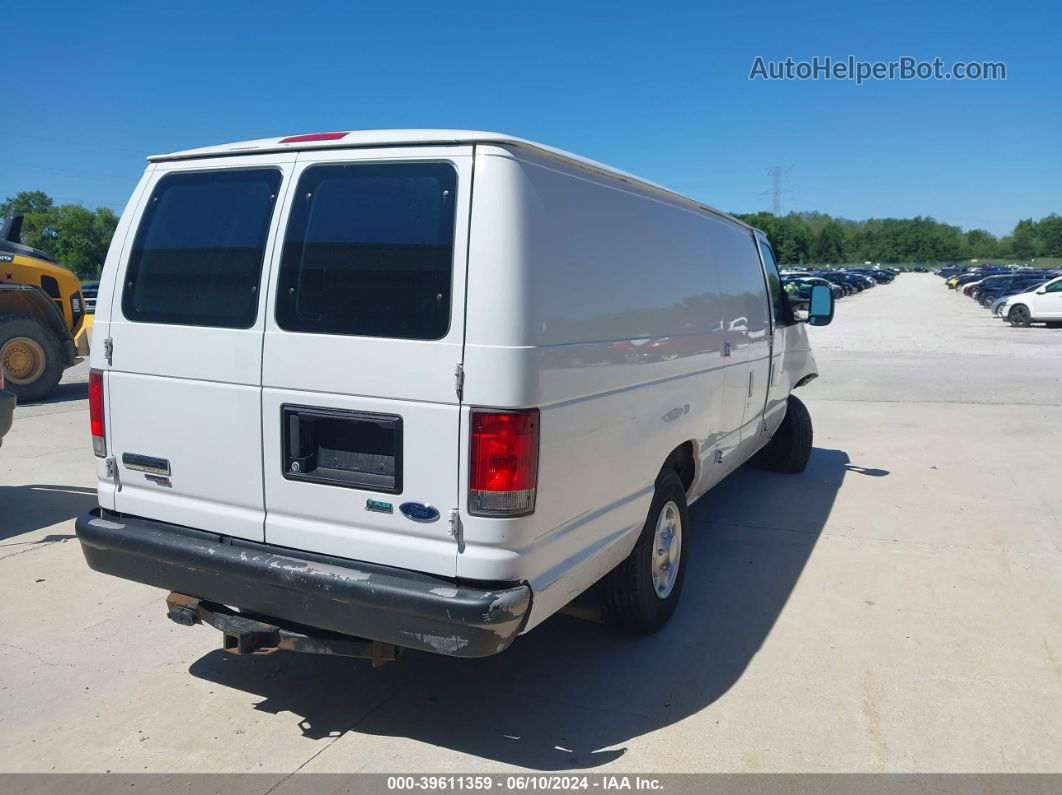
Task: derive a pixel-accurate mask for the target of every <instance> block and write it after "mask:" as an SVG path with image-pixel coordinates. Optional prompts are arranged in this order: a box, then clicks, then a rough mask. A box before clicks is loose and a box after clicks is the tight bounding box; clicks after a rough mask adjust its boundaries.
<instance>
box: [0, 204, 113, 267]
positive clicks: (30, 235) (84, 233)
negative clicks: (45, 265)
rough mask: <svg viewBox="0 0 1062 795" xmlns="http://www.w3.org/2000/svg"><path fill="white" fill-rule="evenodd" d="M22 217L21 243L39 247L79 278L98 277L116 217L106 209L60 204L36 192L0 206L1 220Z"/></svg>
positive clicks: (109, 243) (111, 211)
mask: <svg viewBox="0 0 1062 795" xmlns="http://www.w3.org/2000/svg"><path fill="white" fill-rule="evenodd" d="M14 215H21V216H23V219H22V242H23V243H24V244H25V245H27V246H33V248H39V249H40V250H41V251H43V252H44V253H45V254H50V255H51V256H52V257H54V258H55V259H56V261H58V262H59V264H61V265H63V266H64V267H66V268H68V269H70V270H72V271H74V272H75V273H77V274H80V275H81V276H94V275H98V274H99V272H100V270H101V269H102V268H103V260H104V259H106V257H107V248H108V247H109V246H110V245H111V237H113V235H114V228H115V227H116V226H118V215H117V214H116V213H115V212H114V211H113V210H111V209H110V208H108V207H97V208H96V209H95V210H90V209H88V208H87V207H83V206H81V205H80V204H59V205H57V204H56V203H55V202H54V201H52V197H51V196H49V195H48V194H47V193H44V192H42V191H39V190H35V191H22V192H21V193H18V194H16V195H15V196H9V197H8V198H7V200H6V201H4V202H3V203H2V204H0V218H3V219H5V220H6V219H8V218H11V217H12V216H14Z"/></svg>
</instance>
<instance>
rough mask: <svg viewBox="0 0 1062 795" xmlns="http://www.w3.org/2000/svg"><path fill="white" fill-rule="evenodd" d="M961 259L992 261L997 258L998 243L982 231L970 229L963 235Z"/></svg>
mask: <svg viewBox="0 0 1062 795" xmlns="http://www.w3.org/2000/svg"><path fill="white" fill-rule="evenodd" d="M962 246H963V251H962V257H963V259H992V258H993V257H997V256H999V241H998V240H996V239H995V238H994V237H993V236H992V235H991V234H990V233H989V232H986V231H985V230H984V229H971V230H970V231H969V232H967V233H966V234H964V235H963V240H962Z"/></svg>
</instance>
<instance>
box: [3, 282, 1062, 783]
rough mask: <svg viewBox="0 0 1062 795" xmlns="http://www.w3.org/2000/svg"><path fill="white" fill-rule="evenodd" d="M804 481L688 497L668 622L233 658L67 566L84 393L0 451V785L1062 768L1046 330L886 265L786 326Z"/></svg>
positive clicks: (135, 591)
mask: <svg viewBox="0 0 1062 795" xmlns="http://www.w3.org/2000/svg"><path fill="white" fill-rule="evenodd" d="M809 333H810V334H811V335H812V341H813V344H814V345H815V348H816V357H817V359H818V362H819V366H820V371H821V373H822V376H821V377H820V378H819V379H818V380H817V381H815V382H813V383H812V384H811V385H809V386H808V387H807V388H805V389H803V390H801V393H802V396H803V397H804V398H805V399H806V401H807V403H808V405H809V408H810V409H811V412H812V416H813V418H814V421H815V426H816V449H815V452H814V454H813V457H812V461H811V464H810V466H809V468H808V470H807V472H806V473H805V474H804V475H802V476H780V475H772V474H768V473H764V472H759V471H756V470H752V469H748V468H744V469H742V470H741V471H739V472H737V473H735V474H734V475H733V476H731V477H730V478H729V479H728V480H726V481H725V482H724V483H722V484H721V485H720V486H718V487H717V488H716V489H715V490H713V492H711V493H710V494H709V495H707V496H706V497H705V498H704V499H702V500H701V501H700V502H698V503H697V505H696V506H695V507H694V509H693V518H694V522H695V534H694V535H693V538H692V539H691V542H690V543H691V551H690V560H689V566H690V569H689V573H688V576H687V580H686V586H685V587H686V590H685V592H684V594H683V601H682V604H681V606H680V608H679V611H678V612H677V613H676V615H675V617H674V619H673V620H672V622H671V623H670V624H669V625H668V626H667V627H666V628H665V629H664V630H663V631H662V632H661V633H659V634H658V635H656V636H654V637H651V638H631V637H626V636H623V635H619V634H615V633H612V632H610V631H608V630H606V629H604V628H602V627H599V626H596V625H592V624H587V623H583V622H580V621H577V620H575V619H571V618H567V617H555V618H553V619H551V620H550V621H548V622H546V624H544V625H543V626H541V627H539V628H538V629H536V630H534V631H533V632H532V633H529V634H528V635H527V636H525V637H523V638H521V639H519V640H518V641H517V643H516V644H515V645H514V646H513V647H512V648H511V649H510V650H508V651H507V652H505V653H503V654H501V655H498V656H496V657H493V658H488V659H484V660H471V661H469V660H452V659H447V658H442V657H436V656H430V655H426V654H416V653H410V654H407V655H405V656H403V657H402V658H401V659H400V660H399V661H398V662H396V663H394V664H391V665H387V666H384V667H382V668H380V669H377V670H373V669H371V668H370V667H369V666H368V665H367V664H365V663H359V662H352V661H348V660H342V659H329V658H321V657H313V656H301V655H296V654H286V653H281V654H277V655H273V656H270V657H260V658H236V657H230V656H227V655H225V654H224V653H222V652H221V651H219V650H218V649H217V646H218V644H219V636H218V633H216V632H214V631H212V630H207V629H205V628H202V627H197V628H193V629H188V628H183V627H178V626H176V625H174V624H172V623H171V622H169V621H168V620H166V618H165V610H164V608H163V602H162V599H163V596H164V595H163V593H162V592H160V591H158V590H156V589H153V588H149V587H145V586H140V585H136V584H133V583H128V582H124V581H121V580H117V579H114V578H109V577H105V576H102V575H98V574H95V573H93V572H91V571H89V570H88V568H87V567H86V566H85V563H84V560H83V558H82V556H81V552H80V549H79V548H78V544H77V542H76V540H74V539H73V538H72V535H73V522H72V518H73V517H74V516H75V515H77V514H78V513H79V512H81V511H84V510H87V509H88V508H89V507H90V506H91V505H92V504H93V502H94V497H93V492H92V487H93V469H92V454H91V451H90V448H89V439H88V418H87V411H86V408H85V403H84V400H82V399H79V398H78V393H77V392H76V391H71V394H70V396H68V398H69V399H65V400H62V401H59V402H56V403H52V404H48V406H45V407H25V408H20V409H19V410H18V414H17V416H16V420H15V427H14V429H13V430H12V432H11V434H10V435H9V436H8V437H7V439H5V441H4V445H3V447H2V448H0V593H2V595H3V598H2V599H0V626H2V627H3V628H4V634H3V637H2V638H0V771H6V772H17V771H26V772H28V771H58V772H90V771H91V772H103V771H107V770H110V771H115V772H119V771H120V772H130V773H132V772H142V771H151V772H167V771H185V772H189V771H198V772H223V771H248V772H260V773H270V774H274V775H275V781H276V782H280V781H282V780H283V778H284V776H286V775H288V774H290V773H292V772H294V771H303V772H439V773H453V772H487V771H498V772H500V771H505V770H512V769H531V770H550V771H552V770H563V769H583V770H593V771H595V772H605V771H613V770H615V771H629V772H635V771H637V772H701V771H705V772H708V771H723V772H737V771H758V772H781V771H785V772H790V771H814V772H834V771H845V772H865V771H911V772H945V771H947V772H960V771H961V772H1004V771H1023V772H1033V771H1059V769H1060V768H1062V754H1060V750H1059V749H1062V609H1060V605H1062V529H1060V523H1059V517H1060V515H1062V492H1060V491H1059V488H1058V485H1059V477H1058V476H1059V474H1060V472H1062V463H1060V451H1062V438H1060V434H1062V431H1060V430H1059V429H1060V428H1062V331H1054V330H1047V329H1044V328H1032V329H1011V328H1009V327H1007V326H1004V325H1003V324H1001V323H999V322H998V321H995V320H993V319H991V318H989V317H988V314H987V312H985V311H983V310H981V309H980V308H979V307H977V306H976V305H974V304H973V302H971V301H969V300H966V299H963V298H961V297H959V296H956V295H954V294H953V293H951V292H950V291H948V290H947V289H945V288H944V286H943V283H942V282H941V280H940V279H937V278H935V277H933V276H931V275H924V274H905V275H903V276H901V277H899V278H898V279H897V280H896V282H895V283H894V284H892V285H890V286H882V287H877V288H875V289H873V290H870V291H868V292H864V293H861V294H859V295H857V296H853V297H850V298H848V299H845V300H843V301H841V302H840V304H839V305H838V308H837V318H836V320H835V322H834V323H833V325H831V326H828V327H825V328H815V329H810V330H809Z"/></svg>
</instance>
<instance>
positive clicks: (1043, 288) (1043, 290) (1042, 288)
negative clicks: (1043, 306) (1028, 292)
mask: <svg viewBox="0 0 1062 795" xmlns="http://www.w3.org/2000/svg"><path fill="white" fill-rule="evenodd" d="M1046 292H1047V288H1046V287H1041V288H1040V289H1039V290H1037V291H1036V294H1037V295H1043V294H1044V293H1046Z"/></svg>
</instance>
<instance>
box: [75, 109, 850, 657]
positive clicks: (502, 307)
mask: <svg viewBox="0 0 1062 795" xmlns="http://www.w3.org/2000/svg"><path fill="white" fill-rule="evenodd" d="M832 315H833V303H832V299H831V296H830V293H829V290H828V289H827V288H825V287H823V288H822V289H819V287H818V286H816V287H815V288H814V290H813V295H812V298H811V301H810V307H809V309H808V311H807V313H806V316H804V317H803V318H802V320H800V321H798V320H797V319H796V318H795V317H794V311H793V309H792V307H791V305H790V304H789V301H788V298H787V297H786V295H785V293H784V291H783V289H782V287H781V284H780V281H779V277H778V268H777V265H776V263H775V258H774V255H773V254H772V252H771V247H770V244H769V243H768V241H767V239H766V238H765V237H764V235H763V234H762V233H761V232H759V231H757V230H755V229H752V228H750V227H748V226H746V225H745V224H743V223H741V222H740V221H738V220H736V219H734V218H732V217H730V216H728V215H726V214H724V213H721V212H718V211H716V210H713V209H711V208H710V207H706V206H704V205H702V204H701V203H699V202H697V201H694V200H692V199H688V198H685V197H683V196H680V195H677V194H675V193H672V192H670V191H668V190H665V189H663V188H661V187H658V186H656V185H652V184H650V183H647V182H644V181H642V180H640V179H637V178H635V177H632V176H630V175H628V174H625V173H622V172H619V171H616V170H615V169H612V168H609V167H607V166H604V165H601V164H598V163H594V162H592V161H589V160H585V159H583V158H580V157H576V156H574V155H571V154H567V153H565V152H561V151H558V150H555V149H552V148H549V147H546V146H542V145H539V144H535V143H531V142H528V141H524V140H520V139H517V138H511V137H508V136H505V135H498V134H494V133H482V132H465V131H449V130H400V131H367V132H348V133H325V134H314V135H300V136H293V137H288V138H279V139H277V138H272V139H264V140H258V141H251V142H246V143H238V144H232V145H229V146H219V147H210V148H205V149H195V150H190V151H186V152H178V153H174V154H168V155H159V156H156V157H152V158H150V159H149V165H148V168H147V170H146V172H145V173H144V176H143V178H142V179H141V180H140V183H139V184H138V185H137V187H136V190H135V191H134V193H133V195H132V198H131V199H130V201H129V204H128V205H127V207H126V208H125V211H124V213H123V214H122V218H121V222H120V223H119V225H118V228H117V231H116V232H115V235H114V241H113V243H112V244H111V249H110V252H109V254H108V256H107V261H106V266H105V268H104V273H103V278H102V281H101V283H100V289H99V297H98V301H97V306H96V330H95V338H96V341H97V344H95V345H93V350H92V373H91V380H90V408H91V423H92V442H93V447H94V451H95V454H96V457H97V476H98V481H99V504H100V505H99V508H98V509H96V510H94V511H93V512H92V513H91V514H88V515H86V516H84V517H82V518H80V519H79V520H78V522H77V533H78V537H79V538H80V540H81V544H82V547H83V549H84V552H85V556H86V558H87V560H88V563H89V565H90V566H91V567H92V568H93V569H96V570H98V571H101V572H105V573H108V574H113V575H117V576H119V577H125V578H128V579H131V580H136V581H139V582H143V583H148V584H151V585H155V586H159V587H161V588H164V589H167V590H169V591H171V592H173V593H171V595H170V597H169V599H168V604H169V608H170V610H169V615H170V617H171V618H173V619H174V620H175V621H178V622H180V623H187V624H192V623H199V622H206V623H209V624H211V625H213V626H215V627H217V628H219V629H222V630H223V632H224V634H225V645H226V648H230V649H231V650H233V651H237V652H254V651H268V650H272V649H275V648H290V649H297V650H303V651H323V650H327V651H332V652H338V653H349V654H354V655H363V656H372V658H373V659H374V661H377V662H379V661H381V660H384V659H389V658H390V657H391V656H393V653H394V652H395V650H396V647H398V648H401V647H405V648H415V649H421V650H426V651H432V652H439V653H444V654H451V655H457V656H464V657H476V656H484V655H489V654H494V653H496V652H499V651H501V650H503V649H505V648H506V647H507V646H508V645H509V644H510V643H512V641H513V639H514V638H515V636H516V635H518V634H520V633H523V632H526V631H528V630H530V629H532V628H533V627H535V626H536V625H537V624H539V623H541V622H542V621H543V620H545V619H546V618H548V617H549V616H550V615H551V614H553V613H555V612H556V611H558V610H559V609H561V608H562V607H564V606H565V605H566V604H568V603H569V602H571V601H572V600H573V599H574V598H575V597H576V596H578V595H579V594H580V593H581V592H583V591H585V590H587V589H588V588H590V587H591V586H593V585H595V583H598V582H599V581H600V583H601V585H600V590H601V592H602V593H603V614H604V618H605V619H606V620H608V621H610V622H613V623H615V624H618V625H621V626H624V627H627V628H629V629H631V630H634V631H640V632H648V631H652V630H654V629H656V628H658V627H659V626H661V625H662V624H663V623H664V622H665V621H666V620H667V619H668V617H669V616H670V615H671V613H672V611H673V610H674V608H675V604H676V602H677V601H678V598H679V594H680V592H681V589H682V582H683V577H684V576H690V577H696V576H697V572H696V571H691V572H688V573H687V572H686V556H687V551H688V549H689V545H690V543H691V542H692V543H696V541H697V540H696V538H693V539H691V538H690V522H689V514H688V509H687V506H688V505H689V504H690V503H692V502H693V501H694V500H696V499H697V498H698V497H699V496H701V495H702V494H704V493H705V491H707V490H708V489H709V488H711V487H712V486H713V485H715V484H716V483H718V482H719V481H720V480H722V479H723V478H724V477H725V476H726V475H727V474H728V473H730V472H732V471H733V470H734V469H735V468H736V467H738V466H740V465H741V464H742V463H744V462H746V461H748V460H749V459H750V458H754V457H755V459H756V462H758V463H759V464H761V465H763V466H764V467H766V468H769V469H774V470H777V471H783V472H799V471H802V470H803V468H804V465H805V463H806V462H807V459H808V455H809V453H810V450H811V423H810V418H809V416H808V413H807V411H806V409H805V408H804V407H803V405H802V404H801V403H800V402H799V401H798V400H797V399H796V398H794V397H792V396H791V392H792V390H793V389H794V388H796V387H798V386H800V385H802V384H804V383H806V382H807V381H809V380H810V379H812V378H814V377H815V376H816V368H815V362H814V359H813V358H812V354H811V350H810V348H809V346H808V340H807V335H806V332H805V329H804V326H803V325H802V323H803V322H810V323H813V324H825V323H828V322H829V321H830V320H831V319H832ZM764 499H770V495H769V494H765V495H764Z"/></svg>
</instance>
